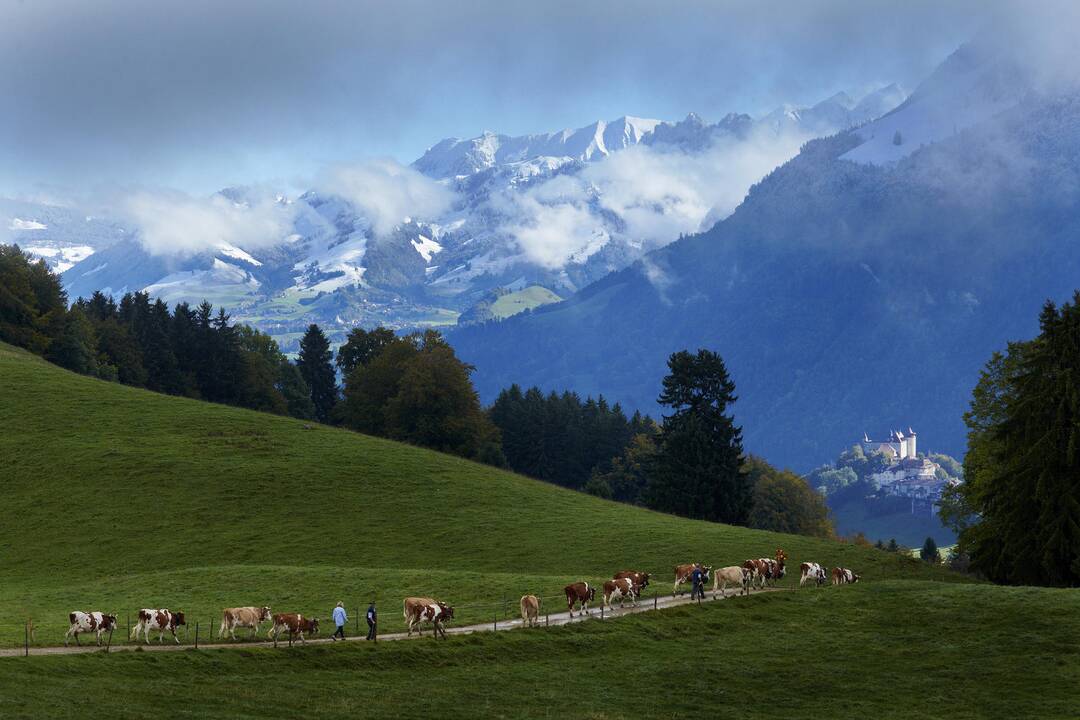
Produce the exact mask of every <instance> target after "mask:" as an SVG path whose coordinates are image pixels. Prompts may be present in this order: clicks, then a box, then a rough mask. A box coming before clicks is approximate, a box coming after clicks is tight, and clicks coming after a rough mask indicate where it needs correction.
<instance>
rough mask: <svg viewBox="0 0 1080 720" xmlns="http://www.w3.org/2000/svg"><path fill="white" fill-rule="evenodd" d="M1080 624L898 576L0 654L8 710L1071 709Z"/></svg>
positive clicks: (28, 713)
mask: <svg viewBox="0 0 1080 720" xmlns="http://www.w3.org/2000/svg"><path fill="white" fill-rule="evenodd" d="M1078 635H1080V613H1078V612H1077V603H1076V593H1075V592H1074V591H1067V590H1049V589H1031V588H1024V589H1017V588H995V587H989V586H985V585H960V584H944V583H934V582H921V581H884V582H877V583H866V584H859V585H855V586H848V587H842V588H825V589H822V590H802V591H799V592H791V593H773V594H769V595H763V596H760V597H756V598H749V599H739V600H734V601H729V602H722V603H712V604H706V605H704V606H702V607H695V606H689V607H682V608H678V609H674V610H668V611H663V612H661V613H649V614H646V615H638V616H629V617H625V618H620V619H617V620H612V621H609V622H605V623H599V622H594V623H585V624H584V625H577V626H573V627H566V628H550V629H536V630H531V631H516V632H511V633H501V634H499V635H497V636H495V635H491V634H486V635H483V636H471V637H452V638H451V639H450V640H449V641H446V642H440V643H435V642H433V641H431V640H427V639H425V640H423V641H418V642H413V643H380V644H379V645H378V646H371V645H368V644H362V643H356V644H352V643H350V644H348V645H345V646H341V645H337V646H320V647H308V648H299V647H296V648H293V649H291V650H289V649H285V648H282V649H279V650H277V651H273V650H249V651H216V652H214V651H210V652H207V651H198V652H196V651H189V652H186V653H175V654H174V653H168V654H146V655H139V654H133V653H122V654H114V655H110V656H104V655H100V654H97V655H84V656H73V657H53V658H45V657H39V658H33V657H32V658H30V659H28V660H27V659H17V660H8V661H0V716H3V717H35V716H37V714H38V713H40V709H41V708H45V707H47V708H48V709H49V711H48V714H49V717H53V718H69V717H70V718H76V717H80V718H81V717H86V716H87V715H101V716H103V717H111V718H141V717H152V716H160V715H161V713H162V712H165V713H166V714H167V716H168V717H222V718H254V717H267V718H295V717H307V718H346V717H349V718H355V717H408V718H412V717H424V718H454V717H462V718H470V719H475V718H478V717H507V718H522V717H535V718H555V717H558V718H566V717H578V718H612V719H615V718H618V719H620V720H621V719H623V718H627V717H634V718H652V717H669V718H698V717H771V718H807V717H830V718H860V719H861V718H868V717H873V718H876V719H883V718H940V717H949V718H953V719H966V718H996V717H1000V718H1010V719H1012V720H1015V719H1016V718H1032V717H1038V718H1055V717H1061V718H1066V717H1075V715H1076V707H1077V701H1078V700H1080V691H1078V690H1077V688H1078V687H1080V646H1078V645H1077V643H1076V642H1075V638H1076V637H1077V636H1078ZM87 688H93V691H92V692H88V691H87Z"/></svg>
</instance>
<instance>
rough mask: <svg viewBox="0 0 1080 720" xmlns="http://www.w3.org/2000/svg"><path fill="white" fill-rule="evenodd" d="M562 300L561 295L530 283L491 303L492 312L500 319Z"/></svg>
mask: <svg viewBox="0 0 1080 720" xmlns="http://www.w3.org/2000/svg"><path fill="white" fill-rule="evenodd" d="M560 300H562V298H561V297H559V296H558V295H556V294H555V293H553V292H551V291H550V290H548V289H547V288H546V287H541V286H540V285H530V286H529V287H527V288H523V289H521V290H518V291H517V292H512V293H509V294H507V295H502V296H500V297H499V299H498V300H496V301H495V302H494V303H492V305H491V314H492V315H494V316H495V317H496V318H498V319H499V320H505V319H506V318H508V317H511V316H513V315H517V314H518V313H520V312H524V311H526V310H532V309H533V308H536V307H540V306H541V305H548V304H550V303H556V302H559V301H560Z"/></svg>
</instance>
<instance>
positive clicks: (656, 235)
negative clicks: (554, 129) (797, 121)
mask: <svg viewBox="0 0 1080 720" xmlns="http://www.w3.org/2000/svg"><path fill="white" fill-rule="evenodd" d="M810 137H811V136H810V135H808V134H804V133H801V132H787V133H781V134H777V133H775V132H774V131H772V130H770V129H768V128H759V129H758V130H756V131H754V132H753V133H751V135H750V136H749V137H746V138H742V139H740V138H735V137H724V138H721V139H719V140H717V141H716V142H714V143H713V145H711V146H710V147H709V148H708V149H707V150H706V151H704V152H694V153H691V152H684V151H683V150H681V149H679V148H676V147H671V146H646V145H638V146H635V147H631V148H628V149H626V150H621V151H619V152H617V153H613V154H612V155H610V156H609V157H607V158H605V159H603V160H601V161H599V162H595V163H591V164H589V165H587V166H586V167H585V168H584V169H583V170H582V171H581V172H580V173H579V174H577V175H574V176H568V175H561V176H557V177H555V178H552V179H551V180H548V181H546V182H543V183H540V184H539V185H537V186H535V187H532V188H530V189H528V190H526V191H525V192H523V193H518V192H512V193H511V194H510V196H509V197H507V196H502V197H499V198H496V199H495V200H494V201H493V206H494V207H495V209H496V210H497V211H499V212H501V213H503V214H505V215H507V216H508V217H510V218H512V220H511V221H510V222H508V223H507V224H506V225H504V226H503V228H502V229H503V231H504V232H507V233H509V234H510V235H512V236H513V237H514V238H515V239H516V240H517V243H518V246H519V247H520V249H521V251H522V253H523V254H524V255H525V256H526V257H527V258H529V259H530V260H533V261H534V262H538V263H540V264H541V265H543V266H544V267H547V268H549V269H557V268H560V267H563V266H564V265H566V264H567V263H568V262H572V261H581V260H583V259H584V258H586V257H588V255H590V254H591V253H592V252H593V251H594V248H596V247H598V246H597V240H598V238H601V237H603V236H605V235H606V234H612V235H619V236H621V237H622V238H623V239H625V240H626V241H628V242H629V243H631V244H633V245H635V246H640V247H642V248H644V249H645V250H654V249H656V248H659V247H663V246H664V245H666V244H668V243H670V242H671V241H673V240H675V239H677V238H678V237H679V235H682V234H690V233H695V232H700V231H704V230H707V229H709V227H711V226H712V225H713V224H714V223H716V222H718V221H719V220H722V219H723V218H725V217H727V216H728V215H730V214H731V213H732V212H733V211H734V210H735V208H736V207H737V206H738V205H739V203H741V202H742V200H743V198H745V197H746V193H747V191H748V190H749V189H750V186H751V185H753V184H754V183H756V182H758V181H759V180H761V178H763V177H764V176H765V175H766V174H768V173H769V172H770V171H772V170H773V169H774V168H776V167H777V166H778V165H781V164H782V163H784V162H786V161H787V160H789V159H791V158H792V157H794V156H795V155H796V154H797V153H798V152H799V148H800V147H801V146H802V144H803V143H805V142H806V141H807V140H809V139H810Z"/></svg>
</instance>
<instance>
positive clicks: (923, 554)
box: [919, 537, 941, 563]
mask: <svg viewBox="0 0 1080 720" xmlns="http://www.w3.org/2000/svg"><path fill="white" fill-rule="evenodd" d="M919 557H920V558H922V559H923V562H928V563H939V562H941V553H940V552H938V547H937V543H936V542H934V538H932V537H928V538H926V542H924V543H923V546H922V549H921V550H919Z"/></svg>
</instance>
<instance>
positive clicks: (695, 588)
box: [690, 565, 705, 600]
mask: <svg viewBox="0 0 1080 720" xmlns="http://www.w3.org/2000/svg"><path fill="white" fill-rule="evenodd" d="M704 577H705V574H704V573H703V572H702V571H701V566H700V565H699V566H697V567H695V568H694V572H692V573H691V574H690V580H691V581H692V588H691V590H690V599H691V600H696V599H697V598H704V597H705V580H704Z"/></svg>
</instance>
